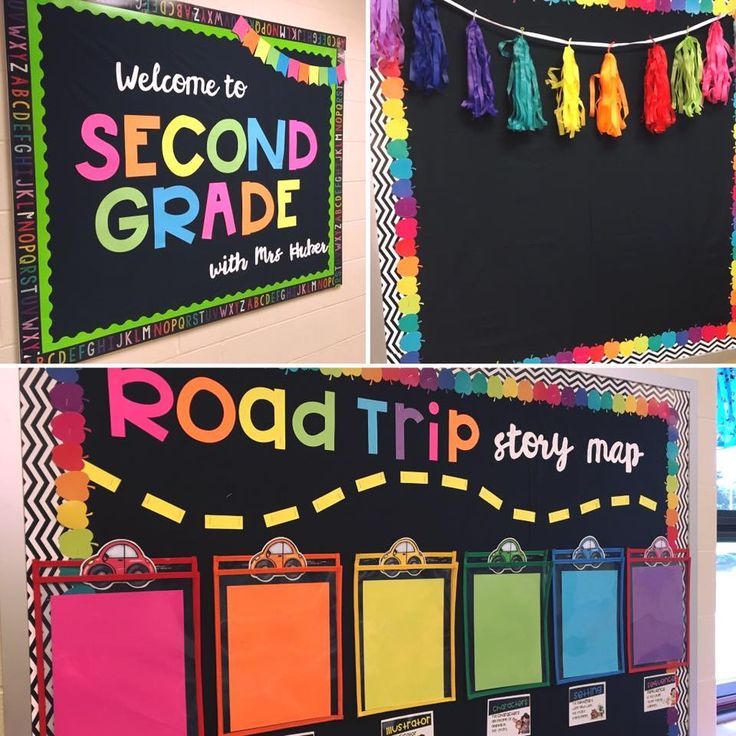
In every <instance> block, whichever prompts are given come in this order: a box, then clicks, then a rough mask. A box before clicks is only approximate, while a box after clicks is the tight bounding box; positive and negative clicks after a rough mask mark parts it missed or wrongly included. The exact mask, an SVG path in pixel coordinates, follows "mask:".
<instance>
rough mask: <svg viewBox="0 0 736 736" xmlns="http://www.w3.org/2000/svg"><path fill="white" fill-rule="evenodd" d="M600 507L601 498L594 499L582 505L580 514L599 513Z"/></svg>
mask: <svg viewBox="0 0 736 736" xmlns="http://www.w3.org/2000/svg"><path fill="white" fill-rule="evenodd" d="M600 507H601V500H600V498H593V499H591V500H590V501H586V502H585V503H581V504H580V513H581V514H589V513H590V512H591V511H598V509H599V508H600Z"/></svg>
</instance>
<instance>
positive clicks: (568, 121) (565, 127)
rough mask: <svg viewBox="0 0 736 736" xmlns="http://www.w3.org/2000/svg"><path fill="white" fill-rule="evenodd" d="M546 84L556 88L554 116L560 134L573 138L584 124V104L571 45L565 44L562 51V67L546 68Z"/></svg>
mask: <svg viewBox="0 0 736 736" xmlns="http://www.w3.org/2000/svg"><path fill="white" fill-rule="evenodd" d="M557 73H559V76H557ZM547 84H548V85H549V86H550V87H551V88H552V89H555V90H557V107H556V108H555V117H556V118H557V128H558V129H559V131H560V135H569V136H570V138H574V137H575V134H576V133H579V132H580V129H581V128H582V127H583V126H584V125H585V105H583V101H582V100H581V99H580V69H578V63H577V61H575V51H573V48H572V46H566V47H565V50H564V51H563V52H562V68H557V67H550V68H549V69H548V70H547Z"/></svg>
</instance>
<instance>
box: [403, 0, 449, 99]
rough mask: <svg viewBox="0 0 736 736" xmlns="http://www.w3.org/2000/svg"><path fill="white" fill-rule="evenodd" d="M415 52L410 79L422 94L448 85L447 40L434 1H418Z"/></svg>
mask: <svg viewBox="0 0 736 736" xmlns="http://www.w3.org/2000/svg"><path fill="white" fill-rule="evenodd" d="M412 25H413V26H414V53H413V54H412V55H411V67H410V69H409V79H410V80H411V82H412V83H413V84H414V86H415V87H416V88H417V89H418V90H421V91H422V92H438V91H439V90H441V89H444V88H445V87H446V86H447V83H448V82H449V77H448V74H447V67H448V60H447V47H446V46H445V38H444V36H443V35H442V27H441V26H440V19H439V15H438V14H437V5H436V4H435V1H434V0H417V4H416V5H415V6H414V19H413V21H412Z"/></svg>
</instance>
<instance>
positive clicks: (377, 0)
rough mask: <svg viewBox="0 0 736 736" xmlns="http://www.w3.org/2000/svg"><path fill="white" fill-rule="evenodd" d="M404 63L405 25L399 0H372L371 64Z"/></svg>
mask: <svg viewBox="0 0 736 736" xmlns="http://www.w3.org/2000/svg"><path fill="white" fill-rule="evenodd" d="M379 62H384V63H391V62H398V63H399V64H403V63H404V26H403V25H401V19H400V18H399V0H371V64H372V65H373V66H374V67H375V66H377V65H378V63H379Z"/></svg>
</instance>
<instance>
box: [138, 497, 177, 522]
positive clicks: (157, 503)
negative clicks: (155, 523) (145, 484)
mask: <svg viewBox="0 0 736 736" xmlns="http://www.w3.org/2000/svg"><path fill="white" fill-rule="evenodd" d="M141 506H142V507H143V508H144V509H147V510H148V511H153V513H154V514H158V515H159V516H164V517H166V518H167V519H171V521H175V522H176V523H177V524H181V521H182V519H183V518H184V514H186V511H185V510H184V509H182V508H179V507H178V506H174V504H173V503H169V502H168V501H164V500H163V498H159V497H158V496H154V495H153V494H152V493H146V497H145V498H144V499H143V502H142V503H141Z"/></svg>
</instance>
